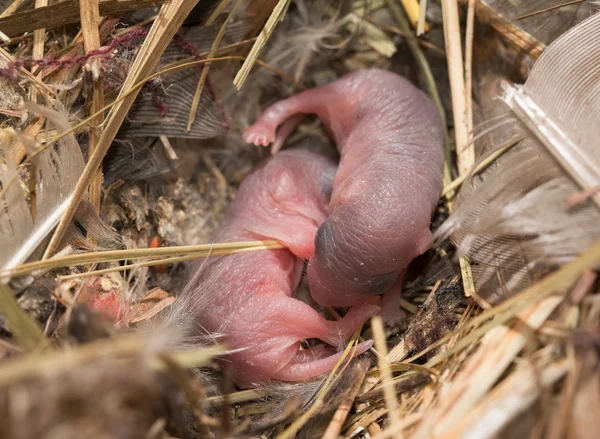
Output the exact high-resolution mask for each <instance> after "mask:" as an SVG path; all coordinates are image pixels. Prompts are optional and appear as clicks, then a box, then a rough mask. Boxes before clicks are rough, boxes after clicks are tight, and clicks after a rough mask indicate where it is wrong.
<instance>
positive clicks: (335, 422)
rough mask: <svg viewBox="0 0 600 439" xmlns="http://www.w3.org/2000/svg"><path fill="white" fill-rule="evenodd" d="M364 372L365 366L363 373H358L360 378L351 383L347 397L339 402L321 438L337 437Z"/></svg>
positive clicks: (365, 371)
mask: <svg viewBox="0 0 600 439" xmlns="http://www.w3.org/2000/svg"><path fill="white" fill-rule="evenodd" d="M366 373H367V370H366V368H365V369H364V371H363V373H361V374H360V378H359V379H357V380H356V381H355V382H354V383H353V385H352V388H351V389H350V392H349V393H348V397H347V398H346V400H345V401H344V402H342V403H341V404H340V406H339V407H338V409H337V410H336V411H335V414H334V415H333V419H332V420H331V422H330V423H329V426H328V427H327V430H325V433H324V434H323V439H337V438H338V437H339V435H340V432H341V431H342V427H343V426H344V422H345V421H346V417H347V416H348V413H349V412H350V410H351V409H352V405H353V404H354V400H355V399H356V396H357V395H358V391H359V390H360V387H361V385H362V382H363V380H364V378H365V375H366Z"/></svg>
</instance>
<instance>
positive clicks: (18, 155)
mask: <svg viewBox="0 0 600 439" xmlns="http://www.w3.org/2000/svg"><path fill="white" fill-rule="evenodd" d="M44 123H46V119H45V118H44V117H39V116H38V117H36V118H34V119H33V121H32V122H31V123H30V124H29V125H27V126H26V127H25V129H23V132H22V133H21V135H20V136H19V137H18V138H17V140H16V142H15V143H14V144H13V145H12V147H11V151H10V152H11V158H12V159H13V162H14V163H21V161H22V160H23V158H24V157H25V155H26V154H27V149H26V148H25V142H35V138H36V137H37V135H38V134H39V132H40V130H41V129H42V127H43V126H44Z"/></svg>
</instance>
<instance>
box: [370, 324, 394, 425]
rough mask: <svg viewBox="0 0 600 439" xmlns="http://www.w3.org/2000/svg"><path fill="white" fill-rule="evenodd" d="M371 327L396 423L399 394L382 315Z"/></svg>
mask: <svg viewBox="0 0 600 439" xmlns="http://www.w3.org/2000/svg"><path fill="white" fill-rule="evenodd" d="M371 329H372V331H373V338H374V339H375V348H376V349H377V352H378V353H379V355H377V362H378V364H379V373H380V374H381V381H382V387H383V397H384V399H385V405H386V407H387V409H388V416H389V418H390V423H395V422H397V421H398V420H399V419H400V418H399V416H398V396H397V395H396V389H395V387H394V382H393V379H392V370H391V369H390V363H389V362H388V361H387V358H386V357H387V354H388V350H387V346H386V341H385V332H384V330H383V322H382V320H381V317H380V316H376V317H373V319H371ZM399 437H401V436H399Z"/></svg>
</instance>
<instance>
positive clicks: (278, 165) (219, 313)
mask: <svg viewBox="0 0 600 439" xmlns="http://www.w3.org/2000/svg"><path fill="white" fill-rule="evenodd" d="M334 174H335V164H334V163H332V162H331V161H329V160H327V159H325V158H324V157H322V156H320V155H318V154H315V153H311V152H309V151H304V150H293V151H284V152H282V153H280V154H278V155H277V156H275V157H271V158H269V159H267V160H266V161H264V162H262V163H261V164H260V165H259V166H258V167H257V168H256V169H255V170H254V171H253V172H252V173H251V174H250V175H249V176H248V177H246V178H245V179H244V181H243V182H242V184H241V187H240V189H239V191H238V194H237V196H236V199H235V201H234V202H233V203H232V205H231V207H230V209H229V211H228V212H227V214H226V217H225V219H224V220H223V221H222V223H221V224H220V225H219V227H218V228H217V230H216V232H215V233H214V235H213V239H214V241H215V242H234V241H252V240H265V239H275V240H277V241H279V242H280V243H281V244H283V245H284V246H285V248H284V249H276V250H264V251H258V252H251V253H239V254H235V255H230V256H218V257H211V258H208V259H207V260H206V261H205V262H203V263H202V265H200V267H199V269H198V270H197V272H196V273H195V275H194V276H193V278H192V279H191V281H190V282H189V284H188V285H187V286H186V288H185V290H184V291H183V293H182V296H181V298H180V300H179V301H178V302H179V304H178V306H179V308H180V309H181V310H182V314H186V315H190V316H191V318H192V319H193V321H194V324H195V325H196V327H197V328H198V335H199V336H202V334H203V333H205V334H213V335H220V338H219V339H218V340H219V341H220V342H224V343H226V344H227V345H228V346H229V347H230V348H231V349H232V350H233V351H234V352H233V353H232V354H230V355H228V356H227V358H226V359H225V360H226V361H230V362H231V363H232V365H233V369H234V374H235V381H236V383H237V384H238V385H240V386H241V387H251V386H255V385H258V384H261V383H265V382H267V381H270V380H281V381H303V380H306V379H309V378H312V377H315V376H318V375H321V374H324V373H326V372H329V371H330V370H331V369H332V368H333V367H334V366H335V364H336V362H337V361H338V360H339V359H340V357H341V352H336V349H335V348H337V347H340V346H341V345H343V344H344V343H345V342H347V341H348V340H349V339H350V337H351V336H352V335H353V334H354V332H355V331H357V330H358V329H359V328H360V327H361V326H362V325H363V324H364V323H365V322H366V321H367V320H368V319H369V318H370V317H372V316H373V315H375V314H377V313H378V312H379V310H380V308H379V307H378V306H376V305H375V304H374V303H373V302H374V301H370V302H369V301H364V303H359V304H357V305H356V306H354V307H353V308H352V309H351V310H350V311H349V312H348V313H346V315H345V316H344V317H343V318H342V319H341V320H340V321H330V320H326V319H325V318H324V317H323V316H321V315H320V314H319V313H318V312H317V311H316V310H315V309H313V308H312V307H311V306H310V305H308V304H306V303H304V302H302V301H300V300H298V299H296V298H294V297H293V294H294V292H295V290H296V289H297V286H298V284H299V282H300V279H301V276H302V269H303V265H304V262H303V261H302V260H301V258H303V259H308V258H309V257H310V256H311V255H312V254H313V253H314V236H315V234H316V232H317V229H318V227H319V225H320V224H321V223H322V222H323V221H324V220H325V218H326V209H327V204H328V201H329V195H330V193H331V185H332V180H333V175H334ZM305 339H319V340H321V341H323V342H325V343H327V344H328V345H329V347H327V346H325V345H323V344H319V345H316V347H313V348H311V349H305V350H301V349H300V342H301V341H303V340H305ZM370 346H371V343H370V342H363V343H361V344H359V345H358V348H357V349H356V351H355V355H358V354H360V353H362V352H364V351H365V350H366V349H368V348H369V347H370Z"/></svg>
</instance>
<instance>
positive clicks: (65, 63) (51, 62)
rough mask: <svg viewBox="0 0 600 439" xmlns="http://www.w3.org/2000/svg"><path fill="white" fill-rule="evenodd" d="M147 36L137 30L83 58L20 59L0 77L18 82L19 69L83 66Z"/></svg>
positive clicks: (143, 31) (146, 32)
mask: <svg viewBox="0 0 600 439" xmlns="http://www.w3.org/2000/svg"><path fill="white" fill-rule="evenodd" d="M147 34H148V31H147V30H146V29H142V28H140V29H136V30H133V31H131V32H128V33H126V34H125V35H123V36H122V37H117V38H115V39H113V40H112V41H111V42H110V43H109V44H108V46H104V47H101V48H100V49H96V50H92V51H90V52H88V53H86V54H85V55H81V56H74V57H67V58H61V59H55V58H42V59H31V58H26V59H18V60H16V61H13V62H11V63H9V64H8V66H6V67H5V68H3V69H0V77H3V78H6V79H8V80H10V81H16V80H17V79H18V78H17V69H19V68H21V67H24V68H26V69H31V68H32V67H35V66H41V67H47V66H54V67H71V66H73V65H76V64H83V63H85V62H86V61H87V60H88V59H90V58H92V57H94V56H102V55H106V54H108V53H110V52H112V51H113V50H114V49H115V48H116V47H117V46H120V45H122V44H124V43H126V42H128V41H131V40H133V39H134V38H137V37H139V36H145V35H147Z"/></svg>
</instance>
